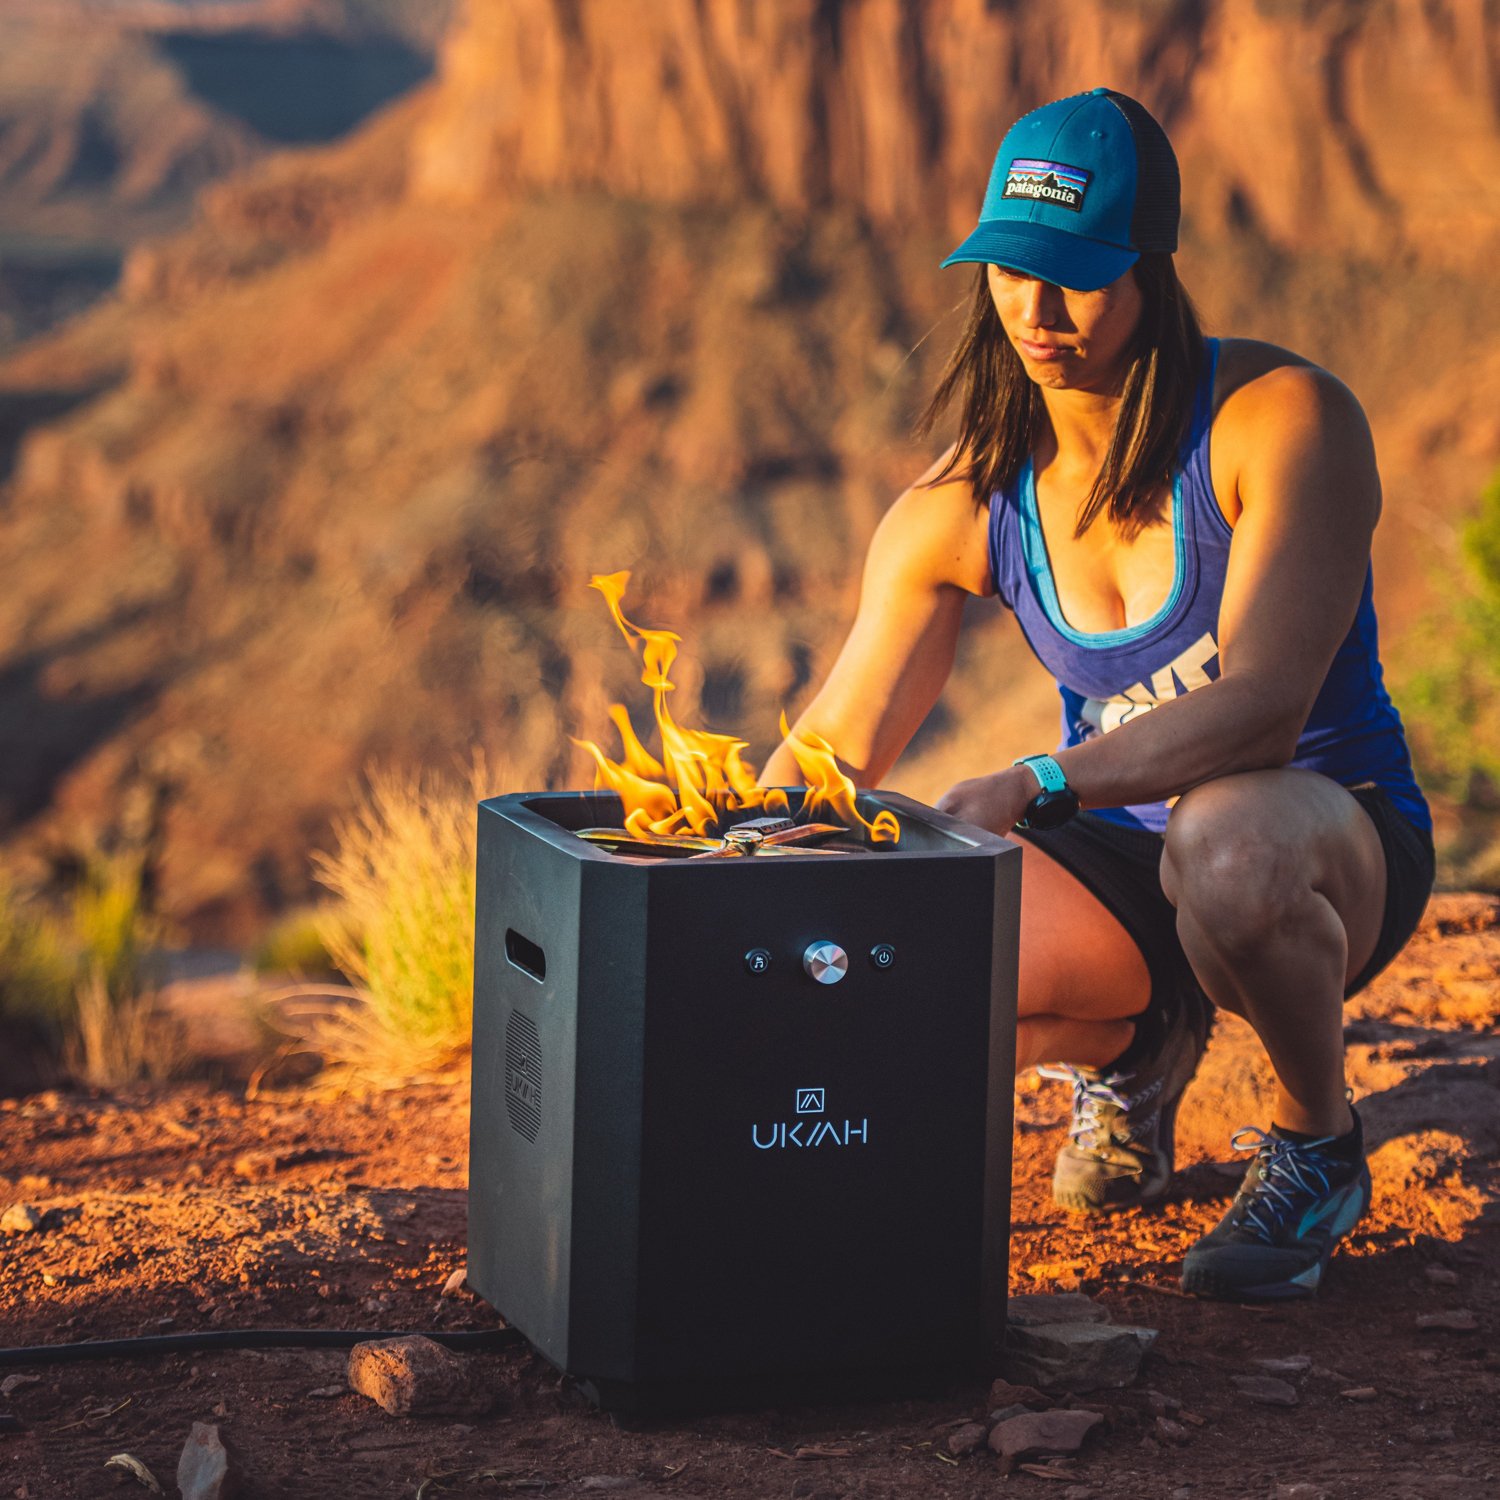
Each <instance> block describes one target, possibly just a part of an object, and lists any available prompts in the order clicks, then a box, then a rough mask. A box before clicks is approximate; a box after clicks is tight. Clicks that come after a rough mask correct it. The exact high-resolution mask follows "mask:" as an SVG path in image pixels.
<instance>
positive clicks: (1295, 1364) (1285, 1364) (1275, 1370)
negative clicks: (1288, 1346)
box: [1255, 1354, 1312, 1375]
mask: <svg viewBox="0 0 1500 1500" xmlns="http://www.w3.org/2000/svg"><path fill="white" fill-rule="evenodd" d="M1255 1363H1256V1365H1257V1366H1258V1367H1259V1368H1260V1369H1262V1370H1264V1371H1265V1372H1266V1374H1267V1375H1303V1374H1305V1373H1306V1372H1307V1371H1308V1370H1310V1369H1312V1355H1310V1354H1288V1355H1286V1356H1285V1358H1282V1359H1258V1360H1256V1361H1255Z"/></svg>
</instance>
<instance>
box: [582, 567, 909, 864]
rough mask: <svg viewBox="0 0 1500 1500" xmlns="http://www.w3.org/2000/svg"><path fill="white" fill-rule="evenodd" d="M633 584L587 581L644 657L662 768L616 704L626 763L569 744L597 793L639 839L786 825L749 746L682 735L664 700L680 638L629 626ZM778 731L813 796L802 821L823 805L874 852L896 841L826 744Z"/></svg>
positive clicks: (693, 732) (782, 803) (612, 576)
mask: <svg viewBox="0 0 1500 1500" xmlns="http://www.w3.org/2000/svg"><path fill="white" fill-rule="evenodd" d="M629 582H630V574H629V573H628V572H621V573H599V574H596V575H595V576H594V577H593V578H592V579H590V580H589V586H590V587H591V588H595V589H597V590H598V591H599V592H600V593H601V594H603V595H604V600H605V603H606V604H608V606H609V612H610V615H611V616H612V617H613V619H614V622H615V624H616V625H617V626H618V627H619V630H620V634H621V635H623V636H624V637H625V639H626V641H627V642H629V644H630V647H631V649H632V650H633V651H637V652H638V653H639V654H640V656H641V663H642V671H641V681H642V682H643V683H644V684H645V685H646V686H647V687H649V688H650V689H651V697H652V709H653V712H654V715H655V718H656V728H657V732H658V733H659V734H660V736H661V759H660V760H658V759H657V758H656V757H655V756H654V755H652V754H651V752H650V751H649V750H647V749H646V747H645V746H644V745H643V744H642V743H641V741H640V739H639V738H638V737H637V735H636V732H635V726H634V725H633V724H632V723H631V720H630V715H629V713H628V712H627V711H626V709H625V707H624V705H623V704H619V703H615V704H611V705H610V709H609V717H610V720H611V721H612V722H613V724H614V726H615V728H616V730H617V731H618V732H619V736H620V744H621V747H622V748H621V754H622V759H621V760H618V761H616V760H611V759H610V757H609V756H607V755H606V754H605V753H604V752H603V751H602V750H601V749H600V748H599V747H598V745H596V744H594V743H593V741H592V740H580V739H575V740H574V741H573V743H574V744H575V745H577V746H579V747H580V748H581V749H584V750H586V751H588V753H589V754H590V755H591V756H592V757H593V760H594V767H595V773H596V774H595V782H594V784H595V786H596V787H601V788H606V789H608V790H609V791H612V792H614V793H615V794H616V795H617V796H618V797H619V798H620V801H621V803H622V805H623V807H624V809H625V819H624V821H625V827H626V828H627V829H629V830H630V831H631V832H633V833H643V832H644V833H656V834H670V833H681V832H682V831H683V828H684V825H686V827H687V828H688V829H689V830H691V831H692V832H693V833H696V834H704V833H713V832H715V831H717V827H718V822H719V818H720V816H721V815H722V814H723V813H726V812H736V811H740V810H743V809H748V808H761V809H764V811H765V812H766V813H768V814H780V815H782V816H785V815H786V814H787V813H788V812H789V811H790V804H789V803H788V801H787V797H786V793H785V792H783V791H782V790H781V789H780V788H779V787H771V788H766V787H762V786H759V785H757V783H756V779H755V767H754V766H752V765H751V764H750V763H749V762H748V761H747V760H746V759H745V754H744V752H745V751H746V750H747V749H748V748H749V746H748V745H747V744H746V742H745V741H744V740H741V739H736V738H735V737H734V736H733V735H728V734H709V733H707V732H706V731H704V730H701V729H685V728H683V727H682V725H680V724H678V723H677V721H676V720H675V719H674V718H673V717H672V714H671V710H670V709H669V708H668V707H667V694H668V693H670V692H672V691H674V687H673V683H672V680H671V678H670V676H669V675H668V674H669V673H670V672H671V670H672V663H673V662H674V661H675V660H676V659H677V647H678V645H679V644H680V643H681V640H682V637H681V636H679V635H676V634H674V633H673V632H672V631H670V630H648V629H646V628H645V627H644V626H640V625H636V624H633V623H632V622H631V621H630V620H627V619H626V618H625V612H624V610H623V609H622V608H621V601H622V600H623V599H624V597H625V588H626V585H627V584H628V583H629ZM781 731H782V734H783V735H785V736H787V737H788V739H789V740H790V744H791V749H792V754H793V756H794V757H795V758H796V761H797V766H798V769H799V770H801V772H802V774H803V775H804V776H805V777H806V778H807V784H808V786H809V788H810V791H809V793H808V796H807V799H806V800H805V802H804V803H803V807H802V813H801V816H802V817H804V818H811V817H812V816H813V815H814V814H815V813H816V811H817V809H818V808H819V807H821V806H825V805H826V806H827V807H829V808H831V809H833V810H834V811H835V812H836V813H837V814H838V816H839V817H840V818H841V820H842V821H843V822H844V824H845V826H847V827H850V828H855V827H859V828H863V829H864V830H865V831H866V833H867V834H868V835H869V837H870V840H871V841H872V842H874V843H884V842H893V841H894V840H896V839H898V838H899V837H900V834H901V830H900V825H899V824H898V823H897V822H896V819H895V817H894V815H893V814H891V813H889V812H885V811H882V812H880V813H879V814H877V815H876V818H875V821H874V822H873V823H871V822H867V821H866V820H865V819H864V818H863V817H861V816H860V813H859V810H858V809H857V808H856V807H855V805H854V795H855V791H854V783H853V782H852V781H850V779H849V778H848V777H847V776H845V775H844V773H843V772H842V771H840V770H839V768H838V762H837V761H836V759H835V758H834V753H833V750H832V747H831V746H829V745H828V743H827V741H825V740H823V739H822V738H820V737H819V736H818V735H815V734H810V733H805V732H804V734H803V735H801V736H800V737H796V738H793V737H792V736H791V733H790V731H789V730H788V729H787V726H786V715H785V714H783V715H782V718H781ZM674 787H675V789H676V790H675V791H674V790H673V788H674Z"/></svg>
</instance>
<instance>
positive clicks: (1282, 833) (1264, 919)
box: [1161, 773, 1309, 948]
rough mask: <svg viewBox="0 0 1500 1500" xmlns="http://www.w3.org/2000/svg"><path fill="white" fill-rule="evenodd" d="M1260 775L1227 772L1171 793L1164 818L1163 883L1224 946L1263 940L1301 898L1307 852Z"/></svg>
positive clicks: (1180, 907) (1176, 901) (1186, 911)
mask: <svg viewBox="0 0 1500 1500" xmlns="http://www.w3.org/2000/svg"><path fill="white" fill-rule="evenodd" d="M1266 774H1272V775H1274V774H1275V773H1255V774H1251V775H1244V776H1226V777H1223V778H1221V779H1220V780H1218V781H1211V782H1206V783H1204V785H1202V786H1199V787H1195V788H1194V789H1193V790H1192V791H1190V792H1187V793H1185V794H1184V795H1183V796H1182V797H1181V798H1179V799H1178V802H1177V804H1176V806H1175V807H1174V808H1173V809H1172V813H1171V816H1170V818H1169V819H1168V821H1167V833H1166V840H1165V845H1164V848H1163V850H1162V871H1161V875H1162V890H1163V891H1164V892H1165V893H1166V896H1167V899H1168V900H1169V901H1171V903H1172V904H1173V905H1174V906H1175V907H1176V908H1177V909H1178V911H1179V913H1182V914H1185V915H1187V916H1188V917H1189V918H1190V919H1192V920H1198V921H1200V922H1202V921H1205V920H1211V922H1212V927H1213V931H1214V934H1215V937H1216V940H1217V941H1218V942H1220V943H1222V944H1223V945H1224V946H1226V947H1230V948H1234V947H1240V946H1248V945H1252V944H1255V943H1257V942H1260V941H1262V940H1263V939H1264V938H1265V937H1266V936H1267V935H1268V934H1269V933H1271V932H1273V931H1275V929H1276V928H1277V927H1278V926H1279V925H1280V924H1281V922H1282V921H1283V920H1284V919H1285V917H1286V915H1287V913H1288V911H1289V910H1290V909H1291V908H1292V907H1294V906H1295V905H1296V904H1297V903H1298V902H1299V901H1301V900H1303V899H1305V897H1306V894H1307V890H1308V883H1309V881H1308V875H1309V871H1308V859H1307V852H1306V850H1305V849H1303V848H1302V847H1300V845H1299V842H1298V839H1297V836H1296V830H1295V829H1294V828H1288V827H1287V826H1285V824H1284V822H1283V821H1282V820H1280V819H1278V817H1277V816H1276V812H1275V809H1274V802H1275V798H1274V797H1268V796H1266V795H1265V792H1266V789H1267V784H1266V782H1265V781H1264V780H1263V779H1262V778H1263V777H1264V776H1265V775H1266Z"/></svg>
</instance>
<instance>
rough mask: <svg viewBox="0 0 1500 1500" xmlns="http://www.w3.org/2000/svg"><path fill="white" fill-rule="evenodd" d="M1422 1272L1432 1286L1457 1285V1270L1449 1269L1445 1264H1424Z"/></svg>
mask: <svg viewBox="0 0 1500 1500" xmlns="http://www.w3.org/2000/svg"><path fill="white" fill-rule="evenodd" d="M1422 1274H1423V1275H1424V1276H1425V1277H1426V1278H1427V1279H1428V1280H1429V1281H1430V1282H1431V1283H1432V1284H1433V1285H1434V1286H1457V1285H1458V1272H1457V1271H1450V1270H1449V1269H1448V1268H1447V1266H1424V1267H1423V1268H1422Z"/></svg>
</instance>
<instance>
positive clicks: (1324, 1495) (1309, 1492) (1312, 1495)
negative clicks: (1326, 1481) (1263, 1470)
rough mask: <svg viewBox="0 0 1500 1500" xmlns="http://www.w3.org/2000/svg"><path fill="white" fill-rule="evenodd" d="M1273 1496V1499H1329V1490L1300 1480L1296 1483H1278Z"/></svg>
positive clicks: (1272, 1492)
mask: <svg viewBox="0 0 1500 1500" xmlns="http://www.w3.org/2000/svg"><path fill="white" fill-rule="evenodd" d="M1271 1497H1272V1500H1328V1491H1327V1490H1320V1489H1319V1488H1318V1487H1317V1485H1315V1484H1308V1483H1307V1482H1306V1481H1305V1480H1299V1481H1298V1482H1297V1483H1296V1484H1278V1485H1277V1486H1276V1488H1275V1489H1274V1490H1272V1491H1271Z"/></svg>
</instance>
